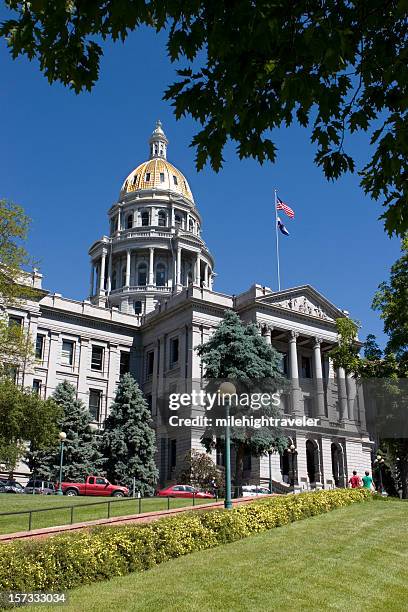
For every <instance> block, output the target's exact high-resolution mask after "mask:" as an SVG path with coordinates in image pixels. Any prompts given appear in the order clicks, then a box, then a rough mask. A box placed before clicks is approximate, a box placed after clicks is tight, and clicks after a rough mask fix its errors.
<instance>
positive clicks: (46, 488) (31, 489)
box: [24, 480, 55, 495]
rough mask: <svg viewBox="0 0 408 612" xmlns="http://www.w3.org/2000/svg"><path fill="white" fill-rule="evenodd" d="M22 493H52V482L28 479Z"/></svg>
mask: <svg viewBox="0 0 408 612" xmlns="http://www.w3.org/2000/svg"><path fill="white" fill-rule="evenodd" d="M24 493H30V494H33V493H34V494H35V495H54V493H55V487H54V483H53V482H50V481H48V480H29V481H28V482H27V484H26V486H25V487H24Z"/></svg>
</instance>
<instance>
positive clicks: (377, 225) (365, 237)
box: [0, 31, 399, 343]
mask: <svg viewBox="0 0 408 612" xmlns="http://www.w3.org/2000/svg"><path fill="white" fill-rule="evenodd" d="M0 71H1V74H2V88H1V90H0V112H1V116H2V117H3V121H2V146H1V148H0V177H1V189H0V197H6V198H8V199H10V200H13V201H15V202H18V203H19V204H21V205H22V206H24V208H25V209H26V211H27V213H28V214H29V215H30V217H31V218H32V220H33V222H32V229H31V234H30V239H29V243H28V246H29V250H30V252H31V253H32V254H33V255H34V256H35V257H36V258H37V259H38V260H39V261H40V268H41V271H42V273H43V274H44V277H45V278H44V286H45V288H47V289H48V290H50V291H52V292H54V291H55V292H58V293H62V294H63V295H65V296H67V297H72V298H76V299H83V298H84V297H86V295H87V292H88V286H89V261H88V254H87V253H88V248H89V246H90V245H91V244H92V243H93V241H94V240H96V239H97V238H99V237H100V236H101V235H103V234H104V233H106V232H107V229H108V224H107V216H106V212H107V210H108V208H109V207H110V206H111V205H112V203H113V202H114V201H115V200H116V199H117V197H118V194H119V189H120V186H121V183H122V181H123V180H124V178H125V177H126V176H127V174H128V173H129V172H130V171H131V170H132V169H133V168H134V167H135V166H136V165H138V164H139V163H140V162H141V161H143V160H145V159H146V158H147V153H148V145H147V140H148V138H149V136H150V133H151V131H152V129H153V127H154V124H155V121H156V119H157V118H160V119H161V120H162V122H163V124H164V129H165V132H166V134H167V136H168V138H169V140H170V145H169V151H168V158H169V159H170V161H172V162H173V163H174V164H175V165H176V166H177V167H179V168H180V170H181V171H182V172H183V173H184V174H185V175H186V176H187V178H188V180H189V183H190V186H191V188H192V190H193V193H194V195H195V200H196V203H197V205H198V207H199V210H200V212H201V214H202V217H203V231H204V238H205V240H206V241H207V244H208V246H209V248H210V249H211V250H212V252H213V254H214V255H215V258H216V271H217V273H218V276H217V282H216V285H215V289H216V290H218V291H221V292H226V293H235V294H238V293H239V292H241V291H244V290H245V289H247V288H248V287H249V286H250V285H251V284H253V283H254V282H257V283H260V284H264V285H267V286H269V287H272V288H273V289H276V259H275V242H274V211H273V189H274V187H277V188H278V192H279V195H280V197H281V198H282V199H283V200H284V201H285V202H287V203H288V204H290V205H291V206H292V208H294V210H295V212H296V218H295V220H293V221H291V220H287V223H286V226H287V227H288V229H289V231H290V234H291V235H290V237H288V238H284V237H282V240H281V273H282V288H287V287H290V286H295V285H300V284H306V283H308V284H310V285H313V286H314V287H316V289H318V290H319V291H321V292H322V293H323V294H325V295H326V297H327V298H328V299H330V300H332V301H333V302H334V303H335V304H336V305H338V306H339V307H340V308H344V309H347V310H349V311H350V314H351V316H352V317H353V318H355V319H357V320H359V321H361V323H362V325H363V328H362V331H361V334H360V335H361V336H362V337H364V336H365V335H366V334H367V333H370V332H372V333H375V334H376V335H377V336H378V338H379V340H380V341H381V343H383V342H384V336H383V334H382V324H381V321H380V319H379V317H378V314H377V313H374V312H372V311H371V309H370V304H371V300H372V297H373V294H374V292H375V290H376V288H377V286H378V284H379V283H380V282H381V281H382V280H385V279H387V278H388V274H389V268H390V266H391V264H392V263H393V261H394V260H395V259H396V258H397V257H398V255H399V241H398V240H397V239H392V240H390V239H389V238H388V237H387V236H386V234H385V233H384V230H383V226H382V222H379V221H378V220H377V219H378V217H379V215H380V214H381V205H380V203H376V202H373V201H371V200H370V199H369V198H366V197H365V196H364V195H363V193H362V190H361V188H360V187H359V184H358V183H359V181H358V177H357V176H351V175H347V176H346V177H344V178H342V179H341V180H339V181H337V182H335V183H328V182H327V181H326V179H325V178H324V177H323V174H322V172H321V170H320V169H318V168H316V167H315V166H314V164H313V157H314V149H313V147H312V146H311V145H310V144H309V140H308V133H307V132H306V131H305V130H302V129H300V128H296V127H294V128H290V129H283V130H280V131H279V132H277V133H276V134H275V141H276V142H277V144H278V147H279V153H278V163H276V164H275V165H271V164H267V165H263V166H260V165H259V164H257V163H256V162H254V161H252V160H246V161H240V160H239V159H238V157H237V156H236V154H235V150H234V147H233V146H232V145H230V146H228V148H227V149H226V151H225V165H224V169H223V170H222V171H221V172H220V173H219V174H216V173H214V172H213V171H212V170H211V169H210V168H206V169H205V170H204V171H202V172H200V173H197V172H196V170H195V167H194V151H193V150H192V149H191V148H189V143H190V141H191V138H192V136H193V134H194V133H195V131H194V123H193V122H192V121H191V120H190V119H188V118H187V119H183V120H181V121H178V122H176V121H175V119H174V117H173V114H172V109H171V106H170V104H169V103H165V102H163V101H162V94H163V91H164V89H165V87H166V85H167V84H169V83H171V82H172V81H173V80H174V77H175V73H174V67H173V66H172V65H171V64H170V62H169V60H168V59H167V57H166V53H165V39H164V37H163V36H157V35H156V34H155V33H153V32H150V31H141V32H139V33H138V34H134V35H132V36H131V37H130V38H129V39H128V41H127V42H126V44H125V45H122V44H120V43H119V44H116V45H113V44H108V45H106V46H105V57H104V59H103V61H102V70H101V78H100V80H99V82H98V83H97V85H96V87H95V88H94V90H93V91H92V93H90V94H89V93H84V94H81V95H80V96H76V95H75V94H74V93H72V92H71V91H69V90H67V89H65V88H63V87H62V86H61V85H59V84H55V85H52V86H50V85H49V84H48V82H47V81H46V79H45V78H44V77H43V76H42V74H41V73H40V71H39V69H38V67H37V65H36V64H35V63H32V64H30V63H29V62H27V61H26V60H25V59H21V58H20V59H18V60H17V61H12V60H11V59H10V57H9V55H8V51H7V50H6V48H5V45H4V43H3V42H1V44H0ZM349 142H350V150H351V152H352V154H353V155H354V156H355V157H356V159H357V161H359V160H362V161H364V160H365V159H366V157H367V155H368V145H367V139H366V138H365V137H357V138H353V140H352V141H350V140H349ZM346 144H347V143H346ZM360 165H361V164H360ZM283 217H284V215H282V220H283ZM285 222H286V220H285Z"/></svg>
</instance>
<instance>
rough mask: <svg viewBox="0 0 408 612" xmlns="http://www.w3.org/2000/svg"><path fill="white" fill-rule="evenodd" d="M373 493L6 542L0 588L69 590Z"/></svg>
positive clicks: (292, 498) (301, 498)
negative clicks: (27, 540)
mask: <svg viewBox="0 0 408 612" xmlns="http://www.w3.org/2000/svg"><path fill="white" fill-rule="evenodd" d="M369 499H373V496H372V495H371V493H370V492H369V491H365V490H363V489H339V490H336V491H317V492H313V493H302V494H300V495H288V496H285V497H270V498H264V499H261V500H256V501H254V502H250V503H247V504H245V505H241V506H237V507H235V508H234V509H233V510H230V511H224V510H205V511H196V512H194V513H193V512H186V513H183V514H180V515H177V516H175V517H171V518H167V519H161V520H159V521H155V522H152V523H148V524H144V525H133V526H126V527H110V526H106V527H98V528H95V529H93V530H92V531H87V532H84V531H83V532H81V533H75V534H71V535H64V536H55V537H52V538H48V539H46V540H33V541H30V542H16V543H12V544H3V545H2V547H1V556H0V589H1V590H3V591H20V592H21V591H23V592H27V591H42V590H47V591H49V590H53V589H54V590H58V591H60V590H64V589H70V588H73V587H76V586H79V585H81V584H86V583H91V582H95V581H98V580H106V579H109V578H112V577H113V576H122V575H124V574H128V573H130V572H137V571H143V570H146V569H148V568H150V567H152V566H154V565H156V564H158V563H162V562H163V561H167V560H168V559H172V558H175V557H180V556H182V555H186V554H188V553H191V552H194V551H198V550H204V549H206V548H213V547H215V546H218V545H219V544H225V543H228V542H233V541H235V540H240V539H242V538H245V537H247V536H248V535H250V534H253V533H258V532H261V531H266V530H268V529H272V528H274V527H279V526H281V525H286V524H288V523H291V522H293V521H297V520H300V519H303V518H306V517H309V516H314V515H316V514H323V513H325V512H329V511H330V510H334V509H335V508H340V507H343V506H348V505H350V504H352V503H355V502H361V501H364V500H369Z"/></svg>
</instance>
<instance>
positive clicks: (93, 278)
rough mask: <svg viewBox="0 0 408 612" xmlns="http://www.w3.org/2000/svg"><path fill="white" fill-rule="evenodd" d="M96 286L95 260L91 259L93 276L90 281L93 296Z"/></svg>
mask: <svg viewBox="0 0 408 612" xmlns="http://www.w3.org/2000/svg"><path fill="white" fill-rule="evenodd" d="M94 286H95V266H94V262H93V261H91V278H90V281H89V297H92V296H93V294H94Z"/></svg>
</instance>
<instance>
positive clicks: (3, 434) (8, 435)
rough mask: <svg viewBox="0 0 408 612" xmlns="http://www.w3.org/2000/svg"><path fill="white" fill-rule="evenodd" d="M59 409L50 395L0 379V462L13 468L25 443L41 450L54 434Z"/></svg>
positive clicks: (56, 431)
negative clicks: (44, 396) (47, 396)
mask: <svg viewBox="0 0 408 612" xmlns="http://www.w3.org/2000/svg"><path fill="white" fill-rule="evenodd" d="M59 418H60V408H59V407H58V405H57V404H56V402H55V401H54V400H53V399H52V398H48V399H47V400H43V399H41V398H40V397H39V396H38V395H37V394H36V393H34V392H32V391H29V390H22V389H19V388H18V387H16V385H15V384H14V383H13V382H12V381H11V380H7V379H5V380H0V465H3V466H4V467H5V469H7V470H13V469H14V468H15V466H16V464H17V463H18V461H19V460H20V459H21V458H22V457H23V456H24V455H25V453H26V444H27V443H29V444H31V445H32V446H34V447H35V448H37V449H44V448H46V447H47V446H48V445H50V444H52V443H53V441H54V440H56V439H57V437H58V420H59Z"/></svg>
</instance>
